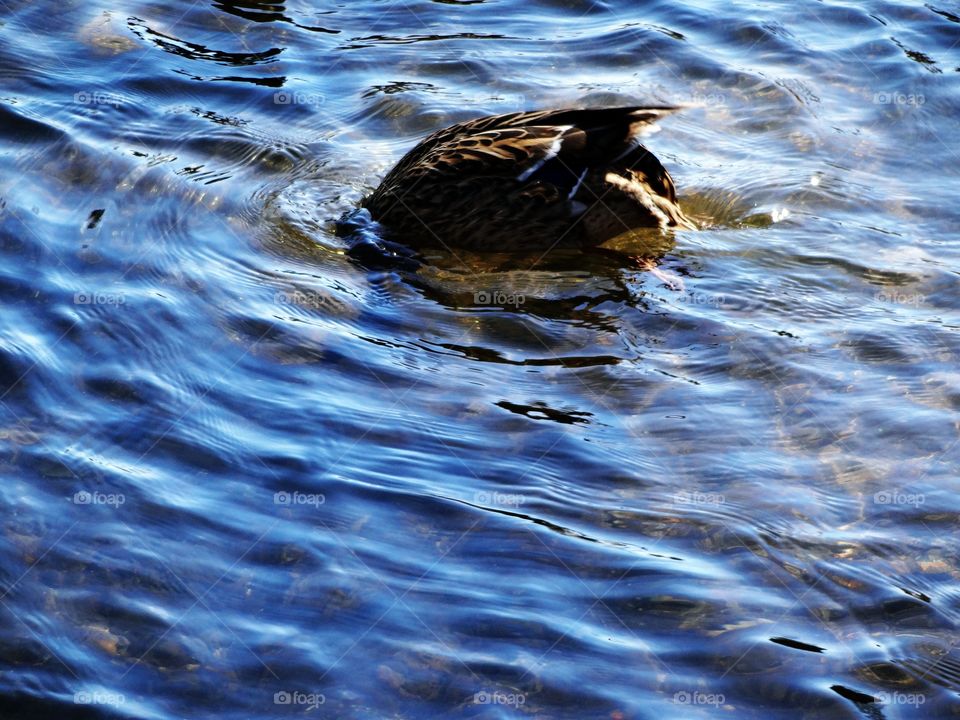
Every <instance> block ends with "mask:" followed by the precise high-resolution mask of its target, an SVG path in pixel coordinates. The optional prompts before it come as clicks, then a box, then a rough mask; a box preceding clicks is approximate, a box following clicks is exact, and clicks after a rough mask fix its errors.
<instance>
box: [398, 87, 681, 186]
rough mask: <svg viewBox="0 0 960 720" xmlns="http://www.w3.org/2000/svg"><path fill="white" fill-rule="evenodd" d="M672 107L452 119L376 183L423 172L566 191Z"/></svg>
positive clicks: (406, 181)
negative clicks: (512, 181)
mask: <svg viewBox="0 0 960 720" xmlns="http://www.w3.org/2000/svg"><path fill="white" fill-rule="evenodd" d="M679 109H680V108H678V107H676V106H656V107H626V108H598V109H590V110H542V111H537V112H521V113H509V114H505V115H493V116H490V117H484V118H478V119H476V120H470V121H468V122H464V123H458V124H456V125H451V126H450V127H448V128H444V129H443V130H439V131H438V132H436V133H434V134H433V135H430V136H429V137H427V138H426V139H425V140H423V141H422V142H421V143H420V144H419V145H417V146H416V147H414V148H413V149H412V150H411V151H410V152H408V153H407V154H406V155H405V156H404V157H403V158H402V159H401V160H400V162H399V163H397V165H396V166H395V167H394V168H393V170H391V171H390V173H388V174H387V176H386V177H385V178H384V180H383V183H382V184H381V187H382V188H390V187H391V186H393V185H394V184H398V183H402V184H403V185H404V186H407V187H409V186H410V184H411V183H412V182H416V181H417V180H419V179H420V178H421V177H422V176H423V175H425V174H431V175H434V176H435V177H436V176H442V175H448V176H450V177H451V178H452V177H454V176H460V177H464V176H484V177H488V178H489V177H502V178H513V179H515V180H517V181H519V182H521V183H536V182H541V183H547V184H551V185H555V186H556V187H557V189H558V190H560V191H561V192H560V195H562V196H572V195H571V193H572V191H575V189H576V188H577V187H578V185H579V183H580V182H581V180H582V177H583V174H584V171H585V170H586V169H588V168H600V167H607V166H609V165H611V164H613V163H615V162H616V161H617V160H618V159H620V158H622V157H623V156H625V155H627V154H628V153H630V152H631V151H633V150H634V149H635V148H636V147H637V146H638V143H637V140H636V138H637V136H638V135H639V134H640V133H642V132H643V131H644V130H645V129H648V128H649V127H650V126H651V125H653V124H654V123H655V122H657V121H658V120H660V119H661V118H663V117H666V116H667V115H669V114H671V113H673V112H676V111H677V110H679ZM436 179H439V177H436Z"/></svg>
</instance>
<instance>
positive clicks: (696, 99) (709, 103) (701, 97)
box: [687, 92, 727, 107]
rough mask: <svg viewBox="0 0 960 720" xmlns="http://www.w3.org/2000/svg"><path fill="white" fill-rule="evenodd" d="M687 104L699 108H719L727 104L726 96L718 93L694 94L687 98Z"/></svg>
mask: <svg viewBox="0 0 960 720" xmlns="http://www.w3.org/2000/svg"><path fill="white" fill-rule="evenodd" d="M687 102H689V103H691V104H692V105H699V106H700V107H719V106H721V105H726V104H727V96H726V95H724V94H723V93H718V92H710V93H702V92H695V93H692V94H690V95H688V96H687Z"/></svg>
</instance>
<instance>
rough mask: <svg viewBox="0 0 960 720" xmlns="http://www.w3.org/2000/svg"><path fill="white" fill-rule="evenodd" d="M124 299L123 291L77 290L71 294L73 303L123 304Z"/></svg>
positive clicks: (125, 299) (125, 298)
mask: <svg viewBox="0 0 960 720" xmlns="http://www.w3.org/2000/svg"><path fill="white" fill-rule="evenodd" d="M126 301H127V297H126V295H124V294H123V293H109V292H97V291H89V290H79V291H77V292H75V293H74V294H73V304H74V305H123V304H124V303H125V302H126Z"/></svg>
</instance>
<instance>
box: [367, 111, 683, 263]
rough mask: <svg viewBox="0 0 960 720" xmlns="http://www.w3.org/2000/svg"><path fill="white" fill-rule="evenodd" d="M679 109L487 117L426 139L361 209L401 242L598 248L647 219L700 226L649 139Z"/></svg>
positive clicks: (654, 223)
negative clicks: (645, 138) (684, 209)
mask: <svg viewBox="0 0 960 720" xmlns="http://www.w3.org/2000/svg"><path fill="white" fill-rule="evenodd" d="M680 109H681V107H679V106H670V105H661V106H633V107H612V108H591V109H576V108H567V109H552V110H537V111H524V112H513V113H506V114H501V115H491V116H487V117H480V118H476V119H474V120H468V121H466V122H460V123H457V124H455V125H451V126H449V127H446V128H444V129H442V130H438V131H436V132H434V133H433V134H432V135H430V136H428V137H427V138H425V139H423V140H422V141H420V142H419V143H418V144H417V145H416V146H414V147H413V149H411V150H410V151H409V152H407V153H406V155H404V156H403V157H402V158H401V159H400V161H399V162H397V164H396V165H395V166H394V167H393V169H392V170H390V172H388V173H387V175H386V176H385V177H384V178H383V180H382V181H381V182H380V185H379V186H378V187H377V188H376V189H375V190H374V191H373V192H372V193H371V194H370V195H368V196H367V197H366V198H364V199H363V200H362V201H361V206H360V212H362V213H363V214H364V216H368V218H369V219H371V220H373V221H374V222H375V223H376V224H377V226H378V232H382V233H384V234H385V235H386V236H387V237H388V238H389V240H388V241H387V242H390V244H391V248H395V247H397V245H395V244H394V243H401V244H402V245H403V246H406V247H420V246H444V247H446V248H448V249H449V248H463V249H466V250H471V251H477V252H484V251H496V252H504V251H511V250H545V249H549V248H552V247H555V246H558V245H564V246H569V245H581V246H598V245H601V244H602V243H604V242H606V241H607V240H609V239H611V238H613V237H616V236H618V235H621V234H623V233H624V232H627V231H630V230H634V229H637V228H660V229H661V230H664V231H667V230H670V229H694V228H695V225H694V223H693V222H692V221H691V220H689V219H688V218H687V217H686V216H685V215H684V214H683V212H682V211H681V209H680V206H679V204H678V202H677V193H676V188H675V186H674V182H673V179H672V178H671V177H670V173H668V172H667V170H666V168H664V166H663V164H662V163H661V162H660V161H659V160H658V159H657V157H656V156H655V155H654V154H653V153H652V152H650V151H649V150H648V149H647V148H646V147H645V146H644V145H643V144H641V143H640V140H639V138H640V136H641V135H643V134H646V133H647V132H649V131H651V130H653V129H655V128H654V124H655V123H656V122H658V121H659V120H661V119H663V118H664V117H666V116H668V115H670V114H672V113H674V112H676V111H678V110H680Z"/></svg>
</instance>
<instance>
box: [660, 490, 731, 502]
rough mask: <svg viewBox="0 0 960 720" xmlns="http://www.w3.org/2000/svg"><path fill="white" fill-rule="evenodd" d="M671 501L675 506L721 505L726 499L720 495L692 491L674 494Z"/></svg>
mask: <svg viewBox="0 0 960 720" xmlns="http://www.w3.org/2000/svg"><path fill="white" fill-rule="evenodd" d="M673 501H674V502H675V503H676V504H677V505H723V504H724V503H725V502H726V501H727V499H726V498H725V497H724V496H723V495H721V494H720V493H713V492H708V493H705V492H700V491H699V490H694V491H692V492H687V491H683V492H678V493H674V496H673Z"/></svg>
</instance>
